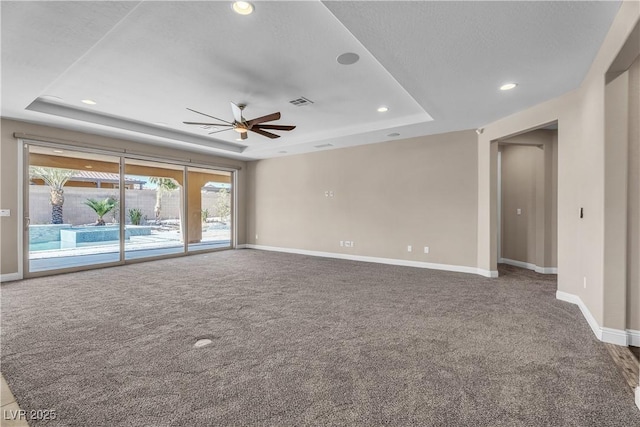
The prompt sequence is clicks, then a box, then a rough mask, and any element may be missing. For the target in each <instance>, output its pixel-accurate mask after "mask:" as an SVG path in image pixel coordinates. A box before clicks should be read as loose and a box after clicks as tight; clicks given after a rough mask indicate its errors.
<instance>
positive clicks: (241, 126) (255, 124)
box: [182, 102, 296, 139]
mask: <svg viewBox="0 0 640 427" xmlns="http://www.w3.org/2000/svg"><path fill="white" fill-rule="evenodd" d="M245 107H246V105H244V104H238V105H236V104H234V103H233V102H232V103H231V111H232V112H233V118H234V120H233V122H228V121H226V120H222V119H219V118H217V117H214V116H210V115H209V114H205V113H201V112H200V111H196V110H192V109H191V108H187V110H189V111H193V112H194V113H198V114H202V115H203V116H207V117H211V118H212V119H216V120H219V121H221V122H223V123H203V122H182V123H184V124H186V125H198V126H215V127H227V128H228V129H222V130H215V131H213V132H209V135H211V134H212V133H219V132H224V131H227V130H231V129H233V130H235V131H236V132H238V133H239V134H240V138H241V139H247V133H248V131H251V132H255V133H257V134H260V135H262V136H266V137H267V138H271V139H276V138H280V135H276V134H275V133H271V132H268V131H266V130H265V129H268V130H287V131H288V130H293V129H295V128H296V127H295V126H289V125H265V124H263V123H265V122H271V121H273V120H280V112H277V113H272V114H267V115H266V116H262V117H258V118H255V119H251V120H246V119H245V118H244V117H243V116H242V110H244V108H245Z"/></svg>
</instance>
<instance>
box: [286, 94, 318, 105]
mask: <svg viewBox="0 0 640 427" xmlns="http://www.w3.org/2000/svg"><path fill="white" fill-rule="evenodd" d="M289 102H290V103H291V104H293V105H295V106H296V107H304V106H305V105H309V104H313V101H312V100H310V99H307V98H305V97H304V96H301V97H300V98H297V99H292V100H291V101H289Z"/></svg>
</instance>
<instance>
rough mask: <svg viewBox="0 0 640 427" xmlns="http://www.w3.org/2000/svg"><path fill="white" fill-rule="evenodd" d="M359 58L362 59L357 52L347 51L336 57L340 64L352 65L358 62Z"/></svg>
mask: <svg viewBox="0 0 640 427" xmlns="http://www.w3.org/2000/svg"><path fill="white" fill-rule="evenodd" d="M359 59H360V55H358V54H357V53H353V52H347V53H343V54H342V55H339V56H338V57H337V58H336V61H338V64H342V65H351V64H355V63H356V62H358V60H359Z"/></svg>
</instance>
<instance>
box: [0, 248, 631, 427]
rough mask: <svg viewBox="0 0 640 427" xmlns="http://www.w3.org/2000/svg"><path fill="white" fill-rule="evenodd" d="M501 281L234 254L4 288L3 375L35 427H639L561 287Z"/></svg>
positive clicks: (510, 275)
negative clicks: (559, 294) (41, 417)
mask: <svg viewBox="0 0 640 427" xmlns="http://www.w3.org/2000/svg"><path fill="white" fill-rule="evenodd" d="M501 273H502V275H501V277H500V278H498V279H483V278H481V277H479V276H475V275H469V274H462V273H450V272H441V271H434V270H425V269H418V268H410V267H396V266H389V265H377V264H369V263H362V262H352V261H344V260H333V259H324V258H314V257H307V256H300V255H290V254H280V253H269V252H261V251H253V250H238V251H226V252H218V253H210V254H202V255H197V256H191V257H184V258H178V259H174V260H170V261H166V260H165V261H156V262H148V263H141V264H134V265H128V266H124V267H117V268H109V269H101V270H93V271H87V272H81V273H73V274H66V275H60V276H55V277H46V278H37V279H31V280H25V281H22V282H13V283H6V284H3V285H2V287H1V292H2V302H1V304H2V305H1V308H2V312H1V320H2V366H1V369H2V372H3V374H4V375H5V378H6V379H7V382H8V383H9V385H10V387H11V388H12V390H13V391H14V394H15V396H16V398H17V400H18V403H19V404H20V406H21V407H22V409H25V410H28V411H29V410H38V409H55V411H56V413H57V419H56V420H55V421H48V422H37V421H32V422H31V425H32V426H43V425H46V426H82V427H84V426H154V427H161V426H227V425H229V426H241V425H276V426H290V425H296V426H299V425H332V426H337V425H362V426H374V425H392V426H404V425H415V426H436V425H437V426H520V425H521V426H565V425H566V426H631V425H634V426H636V425H640V411H638V410H637V408H636V407H635V405H634V403H633V396H632V393H631V390H630V389H629V388H628V386H627V385H626V384H625V382H624V379H623V378H622V375H621V374H620V373H619V372H618V371H617V370H616V367H615V365H614V364H613V363H612V361H611V358H610V356H609V354H608V353H607V351H606V349H605V348H604V346H603V344H602V343H600V342H598V341H597V340H596V338H595V337H594V336H593V334H592V332H591V330H590V329H589V327H588V325H587V323H586V321H585V320H584V318H583V317H582V315H581V314H580V311H579V309H578V308H577V307H576V306H574V305H571V304H568V303H564V302H561V301H557V300H556V299H555V289H556V283H555V276H543V275H538V274H536V273H533V272H529V271H526V270H521V269H517V268H512V267H505V268H503V269H502V271H501ZM201 338H208V339H210V340H212V344H210V345H208V346H205V347H201V348H195V347H194V343H195V341H196V340H198V339H201Z"/></svg>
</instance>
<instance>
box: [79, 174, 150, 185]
mask: <svg viewBox="0 0 640 427" xmlns="http://www.w3.org/2000/svg"><path fill="white" fill-rule="evenodd" d="M69 181H81V182H97V181H100V182H109V183H115V184H117V183H119V182H120V176H119V175H118V174H117V173H109V172H94V171H78V172H77V173H76V174H75V175H74V176H73V178H71V179H70V180H69ZM124 182H125V184H146V183H147V181H143V180H139V179H135V178H132V177H130V176H125V177H124Z"/></svg>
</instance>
